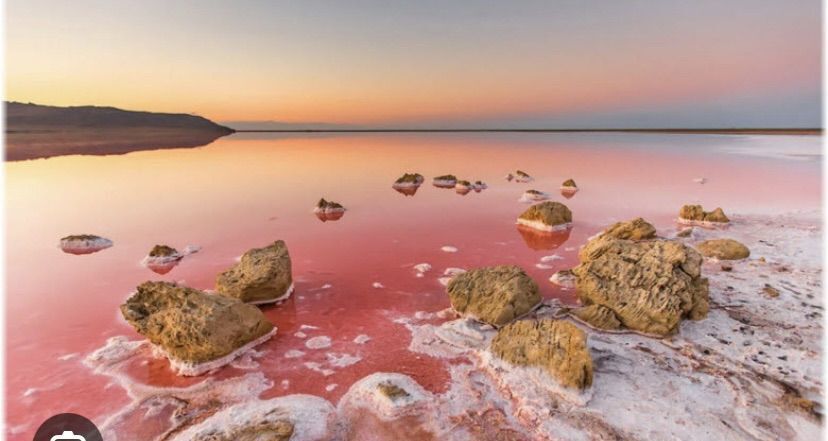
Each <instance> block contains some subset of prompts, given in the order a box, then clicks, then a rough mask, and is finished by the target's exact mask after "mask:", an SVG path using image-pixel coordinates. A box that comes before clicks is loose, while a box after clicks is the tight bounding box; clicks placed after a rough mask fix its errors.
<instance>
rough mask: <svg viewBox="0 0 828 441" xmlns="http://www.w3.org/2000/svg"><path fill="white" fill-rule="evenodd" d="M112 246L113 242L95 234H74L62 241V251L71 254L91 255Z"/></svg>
mask: <svg viewBox="0 0 828 441" xmlns="http://www.w3.org/2000/svg"><path fill="white" fill-rule="evenodd" d="M111 246H112V241H111V240H109V239H107V238H104V237H100V236H95V235H93V234H73V235H71V236H66V237H64V238H61V239H60V249H61V250H63V252H65V253H69V254H91V253H95V252H98V251H101V250H104V249H107V248H109V247H111Z"/></svg>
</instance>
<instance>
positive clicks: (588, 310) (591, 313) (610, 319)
mask: <svg viewBox="0 0 828 441" xmlns="http://www.w3.org/2000/svg"><path fill="white" fill-rule="evenodd" d="M570 313H571V314H572V315H574V316H575V317H578V318H579V319H581V320H583V321H585V322H587V323H589V324H590V325H592V326H594V327H596V328H599V329H608V330H618V329H621V322H620V321H619V320H618V317H616V316H615V313H614V312H612V310H611V309H609V308H607V307H605V306H601V305H590V306H583V307H581V308H575V309H573V310H571V311H570Z"/></svg>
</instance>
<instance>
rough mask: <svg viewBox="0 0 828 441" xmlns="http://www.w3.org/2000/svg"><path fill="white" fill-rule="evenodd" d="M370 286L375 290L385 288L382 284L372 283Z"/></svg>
mask: <svg viewBox="0 0 828 441" xmlns="http://www.w3.org/2000/svg"><path fill="white" fill-rule="evenodd" d="M371 286H372V287H374V288H375V289H382V288H385V286H384V285H383V284H382V283H379V282H374V283H372V284H371Z"/></svg>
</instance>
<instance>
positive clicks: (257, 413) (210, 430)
mask: <svg viewBox="0 0 828 441" xmlns="http://www.w3.org/2000/svg"><path fill="white" fill-rule="evenodd" d="M336 419H337V418H336V411H335V409H334V407H333V405H332V404H331V403H330V402H329V401H327V400H325V399H322V398H320V397H316V396H312V395H287V396H284V397H279V398H274V399H271V400H253V401H249V402H246V403H241V404H237V405H235V406H231V407H229V408H227V409H224V410H222V411H219V412H217V413H216V414H214V415H212V416H211V417H209V418H207V419H206V420H204V421H202V422H200V423H198V424H196V425H194V426H192V427H190V428H188V429H187V430H185V431H184V432H182V433H181V434H179V435H178V436H176V437H175V438H174V439H175V440H178V441H188V440H195V439H234V437H235V436H236V433H237V432H241V431H243V430H245V429H248V428H250V427H256V426H266V425H268V423H270V424H273V423H276V422H278V421H288V422H290V424H292V425H293V434H292V435H291V437H290V439H291V441H326V440H331V439H336V438H339V436H341V435H340V434H339V433H338V431H339V428H338V427H337V423H336Z"/></svg>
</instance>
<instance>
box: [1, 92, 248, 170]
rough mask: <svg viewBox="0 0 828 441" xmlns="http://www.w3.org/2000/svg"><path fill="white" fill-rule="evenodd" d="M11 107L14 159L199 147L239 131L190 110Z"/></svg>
mask: <svg viewBox="0 0 828 441" xmlns="http://www.w3.org/2000/svg"><path fill="white" fill-rule="evenodd" d="M5 106H6V159H7V160H10V161H14V160H20V159H33V158H43V157H49V156H58V155H70V154H92V155H104V154H117V153H127V152H130V151H135V150H147V149H160V148H173V147H195V146H200V145H205V144H208V143H210V142H212V141H214V140H215V139H217V138H219V137H221V136H225V135H229V134H231V133H233V132H234V130H233V129H231V128H228V127H224V126H221V125H219V124H216V123H214V122H212V121H210V120H208V119H206V118H202V117H200V116H195V115H187V114H178V113H153V112H137V111H129V110H121V109H116V108H114V107H97V106H77V107H56V106H42V105H38V104H26V103H17V102H8V103H5Z"/></svg>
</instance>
